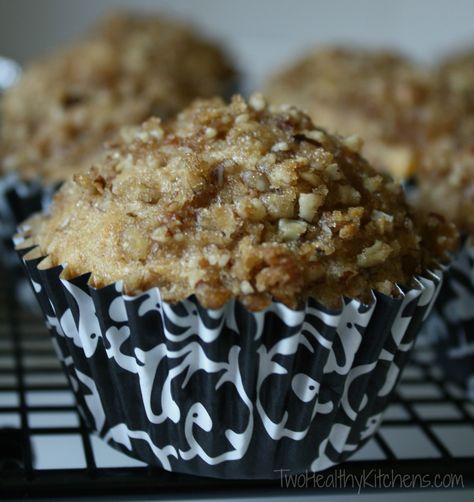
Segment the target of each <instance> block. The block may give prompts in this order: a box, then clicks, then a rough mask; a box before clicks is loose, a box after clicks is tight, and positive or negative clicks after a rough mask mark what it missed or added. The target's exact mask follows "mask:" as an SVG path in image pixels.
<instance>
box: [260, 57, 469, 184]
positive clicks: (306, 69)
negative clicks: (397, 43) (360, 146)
mask: <svg viewBox="0 0 474 502" xmlns="http://www.w3.org/2000/svg"><path fill="white" fill-rule="evenodd" d="M435 82H436V83H435ZM446 87H447V85H446V84H445V83H444V82H442V81H441V80H436V79H433V78H432V75H431V74H430V73H429V72H427V71H425V70H424V69H422V68H421V67H420V66H418V65H416V64H415V63H414V62H413V61H411V60H409V59H408V58H405V57H403V56H402V55H400V54H397V53H394V52H388V51H371V50H367V49H349V48H326V49H319V50H315V51H313V52H311V53H309V54H308V55H307V56H305V57H302V58H301V59H300V60H298V61H297V62H296V63H294V64H293V65H292V66H291V67H289V68H287V69H284V70H283V71H281V72H280V73H279V74H276V75H275V76H274V77H273V78H272V79H270V81H269V82H268V85H267V94H268V96H269V97H270V98H271V99H272V100H274V101H276V102H278V103H294V104H297V105H298V106H300V107H301V108H303V109H304V110H306V111H308V113H309V114H310V116H311V117H312V118H313V120H314V121H315V122H317V123H318V124H321V125H323V126H325V127H327V128H328V129H329V130H331V131H336V132H338V133H341V134H345V135H352V134H354V133H357V134H358V135H359V136H360V137H361V138H362V139H363V140H364V154H365V155H366V156H367V158H368V160H369V161H370V162H371V163H372V164H373V165H374V167H376V168H377V169H380V170H383V171H387V172H390V173H391V174H392V175H393V176H394V177H396V178H399V179H402V180H403V179H406V178H407V177H409V176H410V175H411V174H412V173H413V172H414V170H415V167H416V165H417V163H418V160H419V157H420V155H421V154H422V153H423V149H424V144H425V143H426V141H428V140H430V139H431V138H433V137H437V136H438V135H440V134H443V133H444V132H446V131H449V130H450V128H451V127H452V126H453V124H455V123H456V122H457V120H458V117H459V114H460V113H461V110H462V103H460V102H458V99H455V98H454V96H452V95H451V94H449V93H447V92H445V91H446Z"/></svg>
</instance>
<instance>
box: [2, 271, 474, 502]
mask: <svg viewBox="0 0 474 502" xmlns="http://www.w3.org/2000/svg"><path fill="white" fill-rule="evenodd" d="M12 284H13V281H11V280H10V279H9V278H8V277H7V275H6V273H5V272H2V271H1V270H0V499H2V498H22V497H47V498H48V499H49V498H52V497H55V496H57V497H59V496H61V497H67V496H76V497H77V496H88V495H90V496H94V497H98V496H113V497H114V499H117V498H119V497H127V498H128V499H131V498H135V497H136V498H143V497H153V498H155V499H156V498H160V497H166V498H169V497H175V498H189V497H197V496H203V497H204V496H206V497H217V496H218V497H225V496H232V497H235V496H246V495H253V496H258V495H267V496H268V495H272V494H273V495H285V494H288V495H289V494H290V491H291V493H294V492H295V491H296V490H297V491H298V493H301V494H303V493H308V492H309V491H311V493H325V494H328V493H336V492H342V491H348V492H356V491H358V490H359V489H360V488H361V489H362V490H363V491H366V490H371V489H378V490H382V489H403V488H420V487H431V488H434V487H437V488H448V487H451V488H452V487H457V488H461V487H462V486H464V487H468V486H474V403H469V402H467V401H465V400H464V398H463V393H462V390H461V389H460V388H458V387H456V385H454V384H451V383H449V382H446V381H444V380H443V377H442V374H441V372H440V370H439V368H437V367H436V365H435V364H433V361H432V359H431V357H430V353H429V351H422V350H420V349H419V350H418V352H417V362H416V363H412V364H411V365H410V366H409V367H408V368H406V370H405V372H404V375H403V378H402V381H401V383H400V386H399V388H398V393H397V396H396V398H395V400H394V402H393V404H392V405H391V406H390V408H389V409H388V410H387V413H386V415H385V419H384V421H383V423H382V426H381V428H380V429H379V432H378V433H377V434H376V435H375V437H374V438H373V439H372V440H371V441H370V442H369V443H367V445H366V446H365V447H364V448H362V449H361V450H360V451H359V452H358V453H356V455H354V457H353V459H352V460H351V461H350V462H347V463H345V464H343V465H341V466H337V467H335V468H333V469H329V470H327V471H325V472H324V473H322V474H321V475H320V476H318V477H317V478H316V477H315V476H312V475H310V474H309V475H305V476H303V477H286V476H285V475H283V476H282V477H281V479H279V480H276V481H223V480H222V481H221V480H214V479H204V478H198V477H193V476H184V475H179V474H172V473H168V472H165V471H162V470H159V469H156V468H151V467H147V466H146V465H144V464H142V463H140V462H138V461H136V460H134V459H131V458H129V457H127V456H125V455H124V454H122V453H119V452H117V451H115V450H113V449H112V448H111V447H109V446H108V445H107V444H105V443H104V442H103V441H102V440H100V439H99V438H98V437H96V436H95V435H94V434H92V433H91V432H90V431H88V430H87V427H86V425H85V424H84V421H83V420H82V418H81V416H80V415H79V414H78V412H77V409H76V407H75V404H74V397H73V394H72V392H71V391H70V389H69V387H68V384H67V381H66V379H65V377H64V375H63V372H62V369H61V367H60V364H59V362H58V360H57V359H56V357H55V355H54V352H53V349H52V345H51V342H50V339H49V335H48V334H47V332H46V330H45V328H44V326H43V322H42V320H41V318H40V317H39V316H38V315H37V314H34V313H33V312H32V310H31V309H30V310H28V309H24V308H23V309H21V308H19V306H18V305H17V302H16V300H15V295H14V294H13V293H12V291H13V287H12ZM403 476H404V477H403ZM361 483H363V485H362V484H361Z"/></svg>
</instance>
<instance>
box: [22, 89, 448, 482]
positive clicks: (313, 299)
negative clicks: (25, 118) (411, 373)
mask: <svg viewBox="0 0 474 502" xmlns="http://www.w3.org/2000/svg"><path fill="white" fill-rule="evenodd" d="M22 231H23V233H22V234H19V235H18V236H17V238H16V243H17V247H18V251H19V253H20V255H21V256H22V257H23V262H24V264H25V267H26V270H27V273H28V274H29V277H30V279H31V281H32V284H33V285H34V287H35V292H36V294H37V297H38V300H39V302H40V304H41V306H42V309H43V311H44V314H45V317H46V320H47V323H48V326H49V327H50V329H51V332H52V334H53V336H54V339H55V340H56V345H57V347H58V352H59V353H60V355H61V358H62V360H63V363H64V365H65V368H66V371H67V373H68V375H69V378H70V380H71V383H72V386H73V389H74V390H75V392H76V395H77V398H78V402H79V405H80V407H81V409H82V410H83V414H84V415H85V416H87V417H88V420H89V422H90V424H91V426H92V427H93V428H94V429H96V430H97V431H98V433H99V434H100V435H101V436H102V437H103V438H104V439H105V440H107V441H109V442H110V443H111V444H112V445H114V446H115V447H118V448H121V449H122V450H123V451H125V452H127V453H128V454H130V455H133V456H135V457H137V458H141V459H142V460H144V461H145V462H147V463H150V464H155V465H159V466H161V467H163V468H165V469H167V470H174V471H178V472H186V473H192V474H198V475H205V476H214V477H227V478H272V477H279V476H280V469H290V470H291V471H292V472H303V471H305V470H307V469H310V470H313V471H317V470H321V469H324V468H327V467H329V466H331V465H334V464H336V463H338V462H341V461H343V460H345V459H346V458H348V457H349V456H350V455H351V454H352V453H353V452H354V451H355V450H357V449H358V448H359V447H360V446H361V445H362V444H364V443H365V441H366V440H367V439H368V438H369V437H371V435H372V434H373V432H374V431H375V429H376V428H377V425H378V424H379V423H380V420H381V417H382V413H383V411H384V409H385V407H386V406H387V403H388V400H389V399H390V396H391V394H392V392H393V389H394V387H395V384H396V382H397V380H398V377H399V374H400V371H401V369H402V368H403V365H404V363H405V361H406V358H407V356H408V353H409V349H410V348H411V346H412V345H413V342H414V339H415V336H416V334H417V332H418V331H419V329H420V327H421V325H422V323H423V320H424V319H425V317H426V315H427V313H428V311H429V309H430V307H431V305H432V303H433V300H434V298H435V297H436V293H437V291H438V287H439V285H440V281H441V278H442V275H443V269H444V267H443V266H442V265H440V262H444V261H445V259H446V254H447V252H448V251H449V250H450V249H452V248H453V247H454V246H455V245H456V233H455V231H454V229H453V227H452V226H450V225H447V224H445V223H444V222H443V220H442V219H441V218H439V217H437V216H434V215H433V216H430V217H429V218H427V219H425V220H424V223H420V222H419V221H418V218H417V217H415V216H414V215H413V214H412V213H411V211H410V209H409V208H408V206H407V204H406V202H405V200H404V196H403V192H402V190H401V188H400V186H399V185H398V184H396V183H395V182H393V181H392V180H391V179H390V178H388V177H387V176H386V175H383V174H379V173H377V172H376V171H375V170H374V169H373V168H372V167H370V165H369V164H368V163H367V162H366V161H365V160H364V159H363V158H362V157H361V156H360V155H359V154H358V152H357V151H356V150H354V144H353V141H351V140H349V141H347V140H344V139H340V138H337V137H335V136H332V135H330V134H328V133H326V132H325V131H324V130H323V129H321V128H318V127H315V126H314V124H313V123H312V121H311V119H310V118H309V117H308V116H307V115H305V114H304V113H302V112H300V111H298V110H297V109H296V108H292V107H287V106H286V107H277V106H272V107H269V106H268V105H267V104H266V102H265V99H264V98H263V97H262V96H261V95H259V94H256V95H253V96H252V97H251V98H250V99H249V102H245V101H244V100H243V99H242V98H240V97H234V98H233V99H232V101H231V103H230V104H226V103H225V102H223V101H222V100H221V99H218V98H215V99H212V100H200V101H196V102H195V103H193V104H192V105H191V106H190V107H189V108H188V109H186V110H184V111H183V112H182V113H180V114H179V115H178V116H177V118H176V119H174V120H172V121H168V122H165V123H163V122H161V121H160V119H157V118H152V119H150V120H148V121H146V122H145V123H144V124H143V125H142V126H141V127H138V128H131V129H130V128H128V129H125V130H124V131H123V133H122V136H121V139H120V140H119V141H117V142H116V144H114V145H113V146H110V148H109V150H108V151H107V155H106V156H105V159H104V160H102V161H101V162H100V163H97V164H96V165H95V166H94V167H93V168H92V169H91V170H89V171H88V172H83V173H79V174H76V175H75V176H74V178H73V179H72V180H70V181H68V182H67V183H65V184H64V185H63V187H62V188H61V189H60V191H59V192H58V193H57V194H56V196H55V198H54V202H53V204H52V207H51V210H50V212H49V213H48V214H45V213H42V214H38V215H35V216H34V217H32V218H31V219H29V220H28V221H27V222H26V223H25V225H24V226H23V228H22ZM91 396H93V397H94V399H90V397H91ZM92 403H93V404H92Z"/></svg>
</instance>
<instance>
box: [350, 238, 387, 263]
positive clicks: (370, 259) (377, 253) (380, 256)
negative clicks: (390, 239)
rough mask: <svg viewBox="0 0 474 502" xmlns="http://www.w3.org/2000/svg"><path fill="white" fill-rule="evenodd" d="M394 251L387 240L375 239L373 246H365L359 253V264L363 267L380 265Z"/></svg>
mask: <svg viewBox="0 0 474 502" xmlns="http://www.w3.org/2000/svg"><path fill="white" fill-rule="evenodd" d="M392 251H393V249H392V247H391V246H390V245H389V244H387V243H386V242H382V241H375V243H374V244H373V245H372V246H370V247H368V248H365V249H364V250H363V251H362V253H360V254H359V255H357V265H359V267H363V268H367V267H373V266H375V265H379V264H380V263H383V262H384V261H385V260H386V259H387V258H388V257H389V256H390V254H391V253H392Z"/></svg>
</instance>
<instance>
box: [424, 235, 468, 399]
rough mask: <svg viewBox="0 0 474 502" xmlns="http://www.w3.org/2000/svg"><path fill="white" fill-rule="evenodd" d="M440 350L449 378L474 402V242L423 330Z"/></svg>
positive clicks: (454, 266)
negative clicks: (461, 387)
mask: <svg viewBox="0 0 474 502" xmlns="http://www.w3.org/2000/svg"><path fill="white" fill-rule="evenodd" d="M423 336H426V338H429V340H430V342H431V343H432V344H433V345H434V347H435V348H436V353H437V355H438V359H439V361H440V363H441V366H442V368H443V369H444V371H445V373H446V376H447V377H448V378H449V379H451V380H454V381H455V382H457V383H458V384H460V385H462V386H463V387H464V388H465V389H466V396H467V398H468V399H471V400H474V239H473V238H470V239H467V240H466V242H465V243H464V245H463V247H462V248H461V251H460V252H459V253H458V254H457V255H456V257H455V259H454V260H453V262H452V265H451V268H450V272H449V274H448V275H447V278H446V280H445V281H444V284H443V286H442V288H441V290H440V293H439V296H438V300H437V301H436V303H435V306H434V308H433V313H432V315H431V316H430V318H429V320H428V322H427V323H426V325H425V328H424V329H423Z"/></svg>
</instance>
